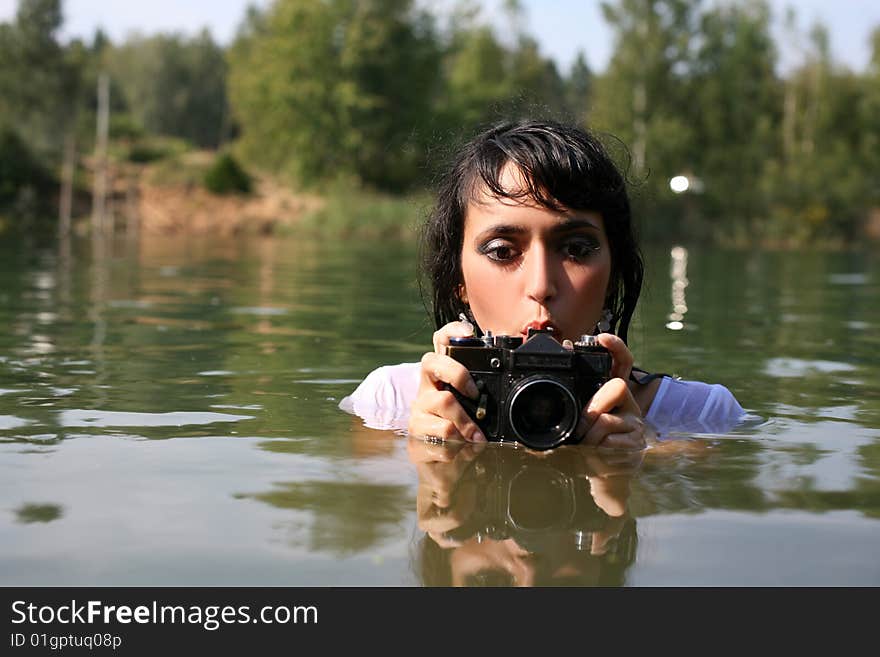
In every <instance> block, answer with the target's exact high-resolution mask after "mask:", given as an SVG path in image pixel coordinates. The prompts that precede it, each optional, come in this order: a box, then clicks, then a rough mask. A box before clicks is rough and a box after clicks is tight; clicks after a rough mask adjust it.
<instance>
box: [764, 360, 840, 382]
mask: <svg viewBox="0 0 880 657" xmlns="http://www.w3.org/2000/svg"><path fill="white" fill-rule="evenodd" d="M855 369H856V366H855V365H850V364H849V363H841V362H838V361H833V360H804V359H801V358H770V359H768V360H767V362H766V363H765V364H764V373H765V374H767V375H768V376H773V377H777V378H783V379H787V378H795V377H802V376H806V375H808V374H835V373H838V372H853V371H855Z"/></svg>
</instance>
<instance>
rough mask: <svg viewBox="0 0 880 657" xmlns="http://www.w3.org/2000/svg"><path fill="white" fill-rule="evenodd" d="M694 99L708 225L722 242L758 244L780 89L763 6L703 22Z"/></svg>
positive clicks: (719, 13) (737, 8) (714, 14)
mask: <svg viewBox="0 0 880 657" xmlns="http://www.w3.org/2000/svg"><path fill="white" fill-rule="evenodd" d="M700 35H701V39H700V47H699V49H698V51H697V53H696V56H695V61H694V67H693V76H692V80H691V84H690V86H689V93H688V97H689V98H690V99H691V103H690V107H691V108H692V109H691V111H690V112H688V122H689V124H690V125H691V126H692V127H693V130H694V132H695V144H694V145H695V148H694V150H693V151H692V153H693V155H692V157H693V160H692V161H693V168H694V169H695V170H696V171H697V173H698V175H699V176H700V177H701V178H702V180H703V181H704V184H705V192H704V198H703V199H702V200H703V203H702V206H701V207H702V210H703V214H704V220H707V221H708V222H711V223H707V224H704V225H712V226H713V229H714V231H715V232H716V234H720V235H721V236H724V237H727V238H737V239H745V238H747V237H748V236H757V235H758V234H759V233H760V232H761V230H762V228H761V226H760V225H759V222H761V220H762V219H764V218H765V212H766V209H767V205H768V198H767V189H766V186H765V185H764V184H762V181H763V180H764V177H765V175H766V173H767V172H766V164H767V162H768V161H769V160H770V159H771V158H773V157H774V156H775V154H776V153H778V152H779V118H780V117H779V107H780V102H779V101H780V94H779V89H780V87H779V83H778V80H777V78H776V74H775V67H776V48H775V45H774V43H773V40H772V38H771V36H770V12H769V9H768V7H767V4H766V2H764V0H749V1H748V2H743V3H738V4H728V5H719V6H716V7H713V8H712V9H711V10H709V11H707V12H705V13H704V14H703V15H702V17H701V21H700Z"/></svg>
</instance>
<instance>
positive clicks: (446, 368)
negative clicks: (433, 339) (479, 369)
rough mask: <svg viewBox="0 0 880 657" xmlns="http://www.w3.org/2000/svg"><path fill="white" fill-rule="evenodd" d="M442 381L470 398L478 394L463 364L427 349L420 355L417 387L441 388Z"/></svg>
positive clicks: (474, 397) (475, 385)
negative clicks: (420, 367) (420, 365)
mask: <svg viewBox="0 0 880 657" xmlns="http://www.w3.org/2000/svg"><path fill="white" fill-rule="evenodd" d="M444 383H448V384H449V385H451V386H452V387H453V388H455V389H456V390H458V391H459V392H460V393H462V394H463V395H466V396H468V397H470V398H471V399H476V398H477V397H479V396H480V391H479V390H478V389H477V384H476V383H474V379H473V377H472V376H471V373H470V372H468V370H467V368H466V367H465V366H464V365H462V364H461V363H459V362H458V361H457V360H454V359H452V358H450V357H449V356H441V355H440V354H435V353H431V352H430V351H429V352H428V353H426V354H425V355H424V356H422V378H421V381H420V383H419V387H420V389H426V388H434V389H436V390H442V389H443V384H444Z"/></svg>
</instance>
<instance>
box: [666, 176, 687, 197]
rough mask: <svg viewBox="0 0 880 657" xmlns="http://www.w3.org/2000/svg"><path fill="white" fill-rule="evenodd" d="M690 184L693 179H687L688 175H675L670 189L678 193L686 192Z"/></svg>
mask: <svg viewBox="0 0 880 657" xmlns="http://www.w3.org/2000/svg"><path fill="white" fill-rule="evenodd" d="M690 186H691V181H690V180H688V179H687V176H675V177H674V178H672V179H671V180H670V181H669V189H671V190H672V191H673V192H675V193H676V194H681V193H682V192H686V191H687V190H688V187H690Z"/></svg>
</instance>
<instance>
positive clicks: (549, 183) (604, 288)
mask: <svg viewBox="0 0 880 657" xmlns="http://www.w3.org/2000/svg"><path fill="white" fill-rule="evenodd" d="M423 246H424V254H425V257H424V266H425V271H426V274H427V276H428V278H429V279H430V284H431V293H432V302H433V314H434V321H435V325H436V328H437V331H436V332H435V333H434V338H433V343H434V349H433V351H431V352H429V353H426V354H425V355H424V356H423V357H422V359H421V362H420V363H403V364H400V365H395V366H386V367H381V368H379V369H378V370H375V371H374V372H372V373H371V374H370V375H369V376H368V377H367V378H366V379H365V380H364V381H363V382H362V383H361V385H360V386H359V387H358V389H357V390H355V392H354V393H353V394H352V395H351V396H350V397H348V398H346V399H345V400H343V402H342V404H341V406H342V407H343V408H345V409H346V410H349V411H350V412H354V413H356V414H358V415H360V416H361V417H363V418H364V419H365V420H366V422H367V424H368V426H374V427H380V428H402V427H404V426H405V427H406V428H407V430H408V431H409V433H410V434H411V435H417V436H436V437H439V438H443V439H446V440H465V441H470V442H483V441H485V440H486V437H485V436H484V435H483V433H482V432H481V431H480V429H479V427H478V426H477V424H476V423H475V422H474V421H473V420H472V419H471V418H470V416H469V415H468V414H467V413H466V412H465V410H464V408H463V407H462V406H461V404H460V403H459V402H458V401H457V400H456V398H455V396H454V395H453V393H452V392H450V391H449V390H448V386H452V387H454V388H455V389H456V390H457V391H458V392H459V393H461V394H463V395H466V396H468V397H472V398H476V397H477V396H478V391H477V388H476V386H475V384H474V381H473V379H472V378H471V376H470V374H469V372H468V370H467V369H466V368H465V367H464V366H463V365H462V364H461V363H459V362H457V361H456V360H453V359H452V358H451V357H449V356H447V355H445V350H446V346H447V345H448V344H449V342H450V338H453V337H464V336H468V335H472V334H476V335H481V334H482V333H484V332H487V331H492V333H493V334H495V335H499V334H507V335H514V336H522V337H524V338H525V337H526V336H527V335H528V331H529V329H530V328H531V329H550V330H552V335H553V336H554V337H555V338H556V339H557V340H558V341H560V342H561V343H563V345H564V346H570V344H569V343H570V342H573V341H576V340H578V339H579V338H580V336H582V335H585V334H590V335H596V336H597V339H598V341H599V343H600V344H601V345H602V346H604V347H605V348H606V349H608V350H609V351H610V353H611V355H612V359H613V366H612V370H611V378H610V380H609V381H607V382H606V383H605V384H604V385H603V386H602V387H601V388H600V389H599V390H598V392H596V393H595V394H594V395H593V397H592V398H591V400H590V401H589V403H588V404H587V406H586V407H585V408H584V409H583V412H582V414H581V418H580V422H579V424H578V428H577V431H576V437H577V438H578V439H579V440H581V441H582V442H583V443H584V444H587V445H594V446H598V447H602V448H610V449H626V450H638V449H642V448H644V447H645V445H646V442H647V440H648V439H649V438H651V437H653V436H655V435H657V434H659V433H666V432H668V431H708V432H718V431H725V430H727V429H729V428H730V427H731V426H733V425H734V424H735V423H736V422H738V421H739V420H740V419H741V418H742V416H743V415H744V411H743V409H742V407H740V405H739V404H738V403H737V401H736V399H734V397H733V395H731V393H730V392H729V391H728V390H727V389H726V388H724V387H723V386H721V385H708V384H704V383H700V382H686V381H679V380H676V379H672V378H670V377H666V376H654V375H645V373H644V372H640V371H638V370H637V373H638V375H636V374H633V356H632V353H631V352H630V350H629V348H628V347H627V344H626V338H627V330H628V328H629V323H630V320H631V319H632V316H633V312H634V311H635V307H636V303H637V301H638V298H639V293H640V291H641V285H642V276H643V264H642V259H641V255H640V253H639V250H638V246H637V244H636V240H635V236H634V233H633V226H632V218H631V214H630V205H629V199H628V196H627V192H626V183H625V180H624V178H623V176H622V175H621V174H620V172H619V171H618V170H617V168H616V167H615V165H614V163H613V162H612V160H611V158H610V157H609V156H608V154H607V153H606V151H605V149H604V148H603V146H602V145H601V144H600V143H599V141H598V140H597V139H596V138H595V137H593V136H592V135H591V134H589V133H588V132H586V131H584V130H581V129H580V128H577V127H573V126H567V125H563V124H559V123H556V122H552V121H543V122H538V121H529V122H518V123H508V124H503V125H500V126H497V127H494V128H492V129H490V130H488V131H486V132H484V133H482V134H480V135H478V136H477V137H476V138H475V139H473V140H472V141H471V142H469V143H468V144H467V145H466V146H465V147H464V148H463V149H462V150H461V151H460V153H459V154H458V157H457V158H456V159H455V161H454V162H453V165H452V167H451V168H450V170H449V171H448V173H447V174H446V176H445V177H444V178H443V180H442V181H441V184H440V189H439V194H438V199H437V204H436V207H435V209H434V211H433V212H432V214H431V216H430V217H429V218H428V221H427V224H426V226H425V233H424V244H423Z"/></svg>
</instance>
